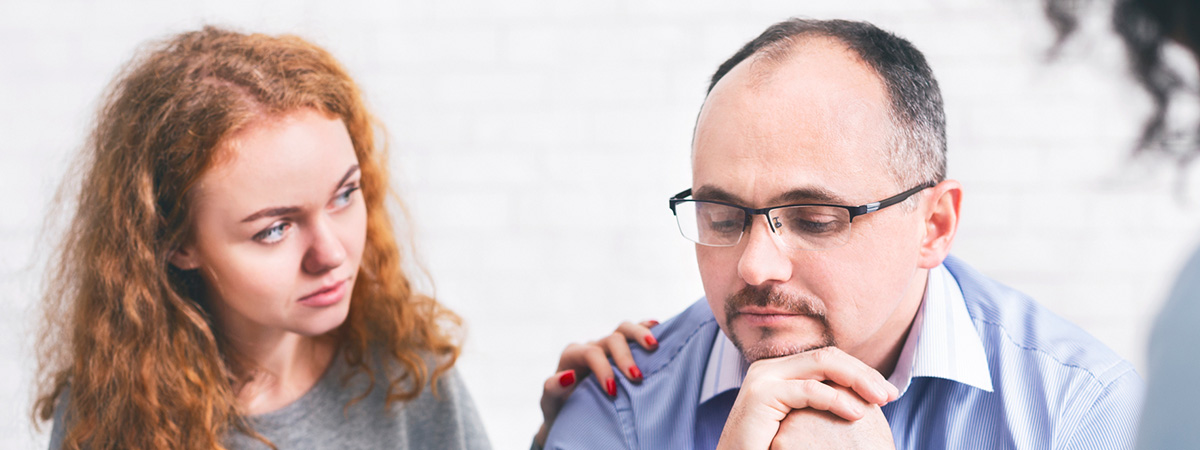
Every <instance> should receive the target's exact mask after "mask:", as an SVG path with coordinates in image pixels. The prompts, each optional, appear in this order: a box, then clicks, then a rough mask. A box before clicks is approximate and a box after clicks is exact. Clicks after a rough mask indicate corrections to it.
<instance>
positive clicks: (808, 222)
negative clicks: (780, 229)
mask: <svg viewBox="0 0 1200 450" xmlns="http://www.w3.org/2000/svg"><path fill="white" fill-rule="evenodd" d="M783 224H784V225H785V227H786V228H788V231H791V232H793V233H808V234H825V233H836V232H839V231H841V230H842V229H843V228H845V222H844V221H843V220H841V219H839V218H837V217H831V216H812V215H802V216H797V217H788V218H786V219H785V220H784V222H783Z"/></svg>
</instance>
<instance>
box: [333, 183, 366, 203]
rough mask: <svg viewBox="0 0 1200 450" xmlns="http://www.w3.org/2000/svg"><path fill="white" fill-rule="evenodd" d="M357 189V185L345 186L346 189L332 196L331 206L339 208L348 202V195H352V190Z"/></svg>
mask: <svg viewBox="0 0 1200 450" xmlns="http://www.w3.org/2000/svg"><path fill="white" fill-rule="evenodd" d="M359 189H360V187H359V186H346V189H344V190H342V192H340V193H338V195H337V197H334V198H333V207H334V208H341V207H343V206H346V205H348V204H350V200H351V198H350V196H351V195H354V191H357V190H359Z"/></svg>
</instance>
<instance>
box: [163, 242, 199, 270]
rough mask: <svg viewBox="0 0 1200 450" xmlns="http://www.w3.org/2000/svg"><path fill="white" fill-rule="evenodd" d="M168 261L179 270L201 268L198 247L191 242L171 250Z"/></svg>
mask: <svg viewBox="0 0 1200 450" xmlns="http://www.w3.org/2000/svg"><path fill="white" fill-rule="evenodd" d="M167 261H168V262H170V263H171V265H172V266H175V268H176V269H179V270H195V269H199V268H200V257H199V255H198V254H197V252H196V248H195V247H194V246H192V245H191V244H186V245H181V246H179V248H177V249H175V250H174V251H172V252H171V256H168V257H167Z"/></svg>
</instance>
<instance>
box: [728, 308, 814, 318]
mask: <svg viewBox="0 0 1200 450" xmlns="http://www.w3.org/2000/svg"><path fill="white" fill-rule="evenodd" d="M737 312H738V314H739V315H755V316H798V315H800V313H797V312H795V311H789V310H786V309H781V308H771V307H764V306H743V307H741V308H738V310H737Z"/></svg>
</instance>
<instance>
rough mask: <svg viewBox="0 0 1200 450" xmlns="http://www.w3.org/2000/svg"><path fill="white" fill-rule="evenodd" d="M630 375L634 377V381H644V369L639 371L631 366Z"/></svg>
mask: <svg viewBox="0 0 1200 450" xmlns="http://www.w3.org/2000/svg"><path fill="white" fill-rule="evenodd" d="M629 374H630V375H633V378H634V379H637V380H640V379H642V369H639V368H638V367H637V366H630V367H629Z"/></svg>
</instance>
